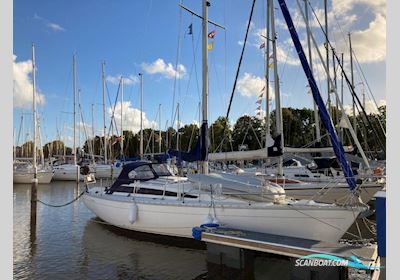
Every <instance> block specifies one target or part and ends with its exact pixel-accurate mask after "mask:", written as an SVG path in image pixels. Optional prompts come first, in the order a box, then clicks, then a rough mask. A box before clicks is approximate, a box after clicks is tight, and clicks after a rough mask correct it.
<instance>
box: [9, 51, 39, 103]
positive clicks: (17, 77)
mask: <svg viewBox="0 0 400 280" xmlns="http://www.w3.org/2000/svg"><path fill="white" fill-rule="evenodd" d="M16 59H17V57H16V56H15V55H14V57H13V60H14V61H13V74H14V92H13V94H14V96H13V105H14V107H17V108H30V107H31V106H32V103H33V93H32V77H31V75H32V61H31V60H26V61H18V62H17V61H16ZM45 101H46V100H45V97H44V95H43V94H41V93H40V91H39V90H38V89H37V88H36V103H37V104H38V105H44V104H45Z"/></svg>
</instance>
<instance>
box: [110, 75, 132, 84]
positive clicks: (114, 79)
mask: <svg viewBox="0 0 400 280" xmlns="http://www.w3.org/2000/svg"><path fill="white" fill-rule="evenodd" d="M121 76H122V75H121V74H118V75H114V76H111V75H108V76H107V77H106V80H107V81H108V82H110V83H112V84H113V85H119V82H120V80H121ZM137 83H139V78H138V77H137V76H136V75H132V74H131V75H129V76H124V85H136V84H137Z"/></svg>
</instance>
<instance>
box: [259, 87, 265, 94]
mask: <svg viewBox="0 0 400 280" xmlns="http://www.w3.org/2000/svg"><path fill="white" fill-rule="evenodd" d="M264 89H265V86H263V88H262V89H261V90H260V92H263V91H264ZM262 95H263V93H262V94H261V96H262Z"/></svg>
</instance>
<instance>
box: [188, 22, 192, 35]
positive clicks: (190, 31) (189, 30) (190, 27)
mask: <svg viewBox="0 0 400 280" xmlns="http://www.w3.org/2000/svg"><path fill="white" fill-rule="evenodd" d="M192 34H193V23H191V24H190V25H189V27H188V35H192Z"/></svg>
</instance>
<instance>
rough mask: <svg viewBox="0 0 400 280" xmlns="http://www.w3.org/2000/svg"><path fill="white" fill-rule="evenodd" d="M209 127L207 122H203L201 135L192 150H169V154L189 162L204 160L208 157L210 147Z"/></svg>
mask: <svg viewBox="0 0 400 280" xmlns="http://www.w3.org/2000/svg"><path fill="white" fill-rule="evenodd" d="M207 131H208V127H207V122H203V124H202V125H201V131H200V137H199V138H198V140H197V143H196V145H195V146H194V147H193V149H191V150H190V152H182V151H179V150H168V154H169V155H170V156H171V157H176V158H177V159H178V161H181V160H184V161H187V162H193V161H204V160H206V159H207V149H208V135H207Z"/></svg>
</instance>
